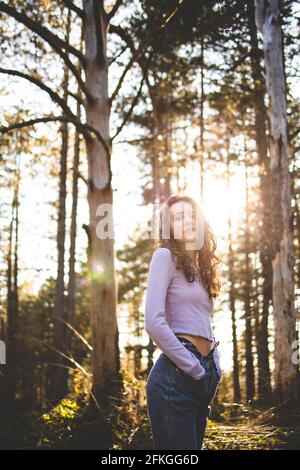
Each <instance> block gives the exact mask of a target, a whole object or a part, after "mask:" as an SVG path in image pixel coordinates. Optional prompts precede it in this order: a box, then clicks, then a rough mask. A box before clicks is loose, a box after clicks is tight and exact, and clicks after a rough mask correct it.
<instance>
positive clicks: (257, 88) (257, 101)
mask: <svg viewBox="0 0 300 470" xmlns="http://www.w3.org/2000/svg"><path fill="white" fill-rule="evenodd" d="M248 15H249V32H250V44H251V67H252V78H253V85H254V113H255V140H256V150H257V158H258V163H259V183H260V194H261V203H262V208H263V213H262V225H261V230H260V240H259V250H260V261H261V264H262V273H261V275H262V278H263V287H262V291H263V305H262V313H261V317H260V318H259V319H258V325H257V329H258V334H259V336H258V338H257V362H258V397H259V398H260V399H261V400H263V401H264V402H265V401H270V398H271V395H272V389H271V373H270V363H269V349H268V317H269V306H270V303H271V299H272V256H271V244H270V240H271V233H270V232H271V223H270V220H271V214H270V202H271V199H270V198H271V194H270V175H269V158H268V142H267V129H266V120H267V114H266V108H265V103H264V96H265V85H264V80H263V75H262V68H261V64H260V55H261V52H260V49H259V46H258V40H257V29H256V24H255V14H254V0H249V1H248Z"/></svg>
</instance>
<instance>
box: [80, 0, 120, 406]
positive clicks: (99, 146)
mask: <svg viewBox="0 0 300 470" xmlns="http://www.w3.org/2000/svg"><path fill="white" fill-rule="evenodd" d="M83 9H84V13H85V21H84V44H85V57H86V61H85V76H86V87H87V89H88V92H89V95H90V96H91V98H90V99H89V100H87V102H86V106H85V111H86V116H87V122H88V124H90V125H91V126H93V127H94V128H95V129H97V130H98V131H99V133H100V134H101V136H102V138H103V141H104V142H100V141H99V139H97V138H95V137H90V138H88V139H86V147H87V155H88V204H89V225H88V227H86V230H87V235H88V240H89V247H88V265H89V274H90V295H91V328H92V346H93V354H92V369H93V393H94V396H95V397H96V398H98V397H100V395H101V392H102V390H103V388H104V385H108V383H109V381H110V380H111V379H113V378H114V376H116V374H117V373H118V365H119V363H118V329H117V319H116V303H117V296H116V284H115V267H114V234H113V233H111V232H112V230H113V226H112V222H113V220H112V207H113V192H112V187H111V171H110V148H111V142H110V136H109V117H110V101H109V96H108V63H107V57H106V41H107V17H106V14H105V11H104V7H103V2H102V1H97V2H96V1H92V0H84V1H83ZM104 143H105V145H104ZM107 214H108V217H107ZM99 215H103V216H104V217H105V219H107V220H108V229H109V230H108V231H107V230H106V231H105V235H103V233H99V232H97V224H98V223H99V222H100V223H102V224H103V220H100V221H99ZM104 225H106V226H107V224H104ZM99 228H100V225H99V227H98V229H99Z"/></svg>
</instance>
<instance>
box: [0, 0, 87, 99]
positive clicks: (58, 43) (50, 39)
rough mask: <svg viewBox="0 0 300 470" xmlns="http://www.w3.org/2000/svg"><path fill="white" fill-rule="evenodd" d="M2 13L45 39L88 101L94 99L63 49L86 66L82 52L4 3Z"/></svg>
mask: <svg viewBox="0 0 300 470" xmlns="http://www.w3.org/2000/svg"><path fill="white" fill-rule="evenodd" d="M0 11H3V12H4V13H7V14H8V15H10V16H11V17H13V18H15V20H17V21H19V23H22V24H24V25H25V26H27V27H28V28H29V29H30V30H31V31H33V32H34V33H35V34H38V35H39V36H40V37H41V38H42V39H44V40H45V41H46V42H47V43H48V44H49V45H50V46H51V47H52V48H53V49H54V50H55V51H56V52H57V53H58V54H59V56H60V57H61V58H62V59H63V61H64V63H65V64H66V66H67V67H68V68H69V69H70V70H71V72H72V73H73V75H74V76H75V77H76V79H77V82H78V84H79V86H80V88H81V90H82V91H83V92H84V93H85V95H86V97H87V98H88V99H92V97H91V96H90V94H89V91H88V89H87V88H86V86H85V83H84V82H83V80H82V78H81V75H80V73H79V71H78V70H77V68H76V67H75V65H74V64H73V63H72V61H71V60H70V59H69V57H68V54H67V53H65V52H64V51H63V49H66V50H67V51H68V52H70V53H72V54H74V55H76V56H77V58H79V60H80V61H81V63H82V64H83V65H84V64H85V57H84V55H83V54H82V53H81V52H80V51H78V50H77V49H75V48H74V47H72V46H71V45H70V44H68V43H67V42H66V41H63V40H62V39H60V38H58V37H57V36H56V35H55V34H53V33H51V31H49V30H48V29H47V28H45V27H44V26H42V25H40V24H38V23H37V22H36V21H33V20H32V19H31V18H29V17H28V16H26V15H25V14H24V13H20V12H18V11H16V10H15V9H14V8H12V7H10V6H9V5H7V4H6V3H4V2H0Z"/></svg>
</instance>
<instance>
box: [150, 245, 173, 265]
mask: <svg viewBox="0 0 300 470" xmlns="http://www.w3.org/2000/svg"><path fill="white" fill-rule="evenodd" d="M152 258H154V259H159V260H161V261H162V262H165V263H170V264H175V263H174V259H173V253H172V251H171V250H170V249H169V248H167V247H164V246H159V247H157V248H155V250H154V252H153V255H152Z"/></svg>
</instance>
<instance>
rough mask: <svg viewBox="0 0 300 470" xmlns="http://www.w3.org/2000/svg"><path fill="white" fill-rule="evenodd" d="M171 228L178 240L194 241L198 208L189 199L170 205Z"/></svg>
mask: <svg viewBox="0 0 300 470" xmlns="http://www.w3.org/2000/svg"><path fill="white" fill-rule="evenodd" d="M170 228H171V233H172V234H173V237H174V238H175V239H176V240H182V241H184V242H192V241H194V240H195V239H196V230H197V225H196V210H195V207H194V205H193V204H192V203H191V202H188V201H179V202H176V203H175V204H173V205H172V206H171V207H170Z"/></svg>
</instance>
